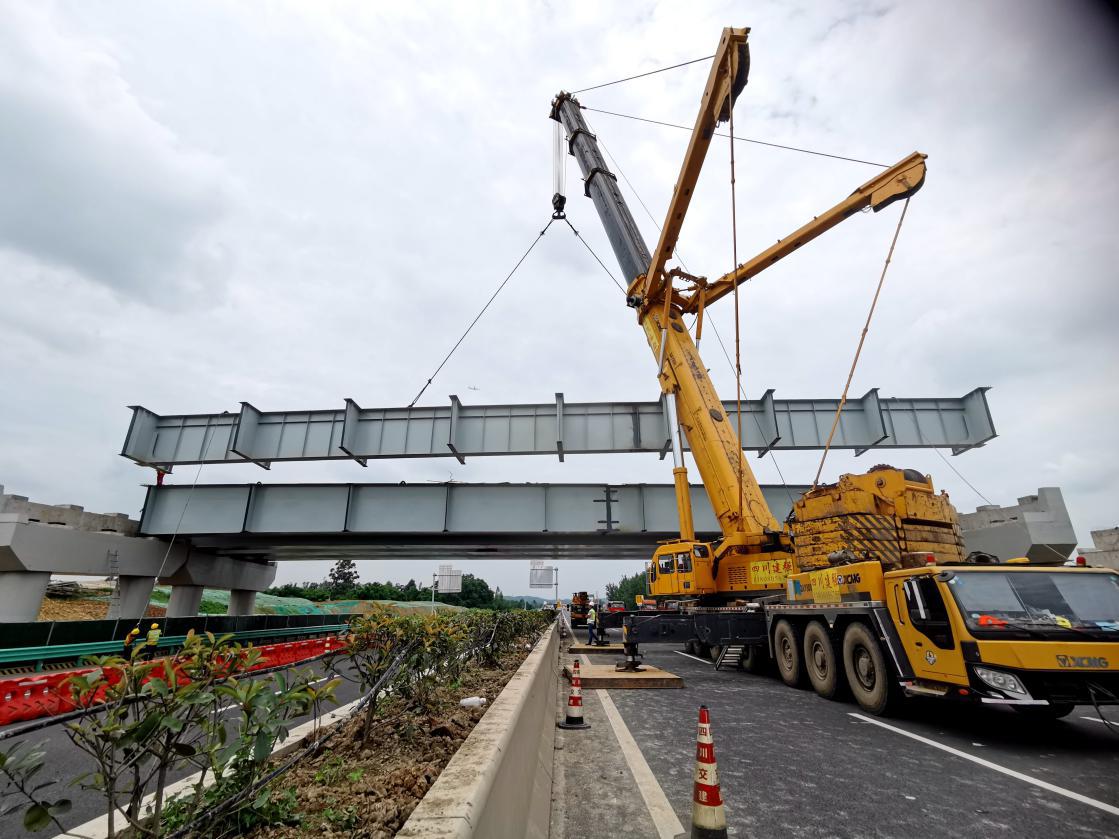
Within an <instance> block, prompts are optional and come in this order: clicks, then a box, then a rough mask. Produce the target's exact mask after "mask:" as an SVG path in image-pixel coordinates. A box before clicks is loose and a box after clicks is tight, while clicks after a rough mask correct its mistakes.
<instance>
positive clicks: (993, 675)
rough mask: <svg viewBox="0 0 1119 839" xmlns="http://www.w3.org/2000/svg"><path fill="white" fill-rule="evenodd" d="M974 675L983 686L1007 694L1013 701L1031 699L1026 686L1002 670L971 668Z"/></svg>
mask: <svg viewBox="0 0 1119 839" xmlns="http://www.w3.org/2000/svg"><path fill="white" fill-rule="evenodd" d="M972 669H973V670H974V671H975V675H976V676H978V677H979V678H980V680H981V681H983V682H984V683H985V684H987V685H990V686H991V687H993V688H994V689H995V690H999V691H1002V692H1003V693H1005V694H1009V695H1010V696H1011V697H1013V698H1014V699H1032V698H1033V697H1031V696H1030V692H1029V691H1028V690H1026V686H1025V685H1024V684H1022V682H1021V680H1019V679H1018V678H1017V677H1016V676H1014V675H1013V674H1011V673H1006V672H1004V671H1002V670H992V669H991V668H989V667H973V668H972Z"/></svg>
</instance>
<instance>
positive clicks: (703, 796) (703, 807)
mask: <svg viewBox="0 0 1119 839" xmlns="http://www.w3.org/2000/svg"><path fill="white" fill-rule="evenodd" d="M692 839H727V814H726V813H725V812H724V811H723V795H722V792H721V791H720V790H719V767H718V766H717V765H716V764H715V743H714V741H713V740H712V739H711V715H710V714H709V713H708V712H707V706H706V705H700V706H699V734H698V736H697V737H696V747H695V785H694V787H693V788H692Z"/></svg>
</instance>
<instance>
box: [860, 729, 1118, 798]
mask: <svg viewBox="0 0 1119 839" xmlns="http://www.w3.org/2000/svg"><path fill="white" fill-rule="evenodd" d="M848 715H849V716H852V717H855V718H856V719H859V720H862V721H863V722H868V723H871V724H872V725H877V726H879V727H880V728H885V729H886V730H887V731H892V732H894V733H895V734H901V735H902V736H903V737H908V738H910V739H911V740H916V741H917V742H919V743H924V744H925V745H926V746H932V747H933V748H934V749H940V750H941V751H944V752H948V754H950V755H955V756H956V757H962V758H963V759H964V760H970V761H971V762H972V763H978V764H979V765H980V766H986V767H987V768H988V769H993V770H995V771H996V772H1001V773H1002V774H1004V775H1009V776H1010V777H1011V778H1017V779H1018V780H1019V781H1025V782H1026V783H1027V784H1033V785H1034V786H1035V787H1040V788H1041V789H1044V790H1048V791H1049V792H1055V793H1057V795H1063V796H1065V797H1066V798H1071V799H1072V800H1073V801H1079V802H1080V803H1081V804H1087V805H1089V806H1090V807H1095V808H1097V809H1099V810H1103V811H1104V812H1105V813H1111V815H1113V816H1119V807H1115V806H1113V805H1111V804H1106V803H1104V802H1103V801H1097V800H1096V799H1094V798H1089V797H1088V796H1086V795H1081V794H1080V793H1078V792H1073V791H1072V790H1070V789H1065V788H1064V787H1059V786H1057V785H1056V784H1051V783H1049V782H1048V781H1042V780H1040V779H1038V778H1033V777H1031V776H1029V775H1026V774H1024V773H1022V772H1016V771H1014V770H1013V769H1008V768H1007V767H1005V766H1000V765H999V764H997V763H992V762H991V761H989V760H984V759H983V758H981V757H976V756H975V755H971V754H968V753H967V752H962V751H960V750H959V749H954V748H952V747H951V746H947V745H945V744H944V743H938V742H936V740H930V739H929V738H928V737H922V736H921V735H920V734H914V733H913V732H912V731H906V730H905V729H904V728H898V727H897V726H893V725H889V724H888V723H884V722H882V721H881V720H876V719H874V718H873V717H867V716H864V715H863V714H856V713H854V712H848Z"/></svg>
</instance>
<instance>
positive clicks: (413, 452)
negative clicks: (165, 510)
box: [121, 388, 995, 470]
mask: <svg viewBox="0 0 1119 839" xmlns="http://www.w3.org/2000/svg"><path fill="white" fill-rule="evenodd" d="M986 391H987V388H977V389H976V390H974V391H972V392H971V393H969V394H967V395H965V396H963V397H960V398H958V399H957V398H950V399H927V398H922V399H902V398H885V397H879V396H878V391H877V389H873V390H871V391H869V392H868V393H867V394H866V395H865V396H863V397H862V398H859V399H851V400H849V401H848V402H847V403H846V404H845V405H844V408H843V411H842V413H841V414H840V422H839V426H838V428H837V429H836V434H835V440H834V441H833V443H832V448H836V449H854V450H855V451H856V452H857V453H858V454H862V453H863V452H866V451H870V450H872V449H899V448H906V449H916V448H947V449H951V450H952V452H953V453H954V454H959V453H960V452H964V451H967V450H968V449H971V448H975V447H976V446H981V445H983V444H984V443H985V442H987V441H988V440H990V439H992V438H993V437H994V436H995V427H994V423H993V422H992V420H991V414H990V411H989V409H988V406H987V398H986ZM838 404H839V400H837V399H774V398H773V391H772V390H767V391H766V392H765V394H764V395H763V396H762V398H761V399H750V400H746V401H745V402H743V405H742V412H743V416H742V433H741V434H740V436H741V438H742V441H743V448H744V449H745V450H747V451H755V452H758V453H759V455H763V454H765V453H766V452H768V451H769V450H771V449H820V448H823V446H824V442H825V441H826V439H827V436H828V431H829V429H830V428H831V423H832V418H833V416H834V415H835V410H836V407H837V405H838ZM724 406H725V408H726V410H727V415H728V417H730V418H731V419H732V420H733V419H734V417H735V415H736V414H735V405H734V403H733V402H725V403H724ZM668 441H669V434H668V430H667V427H666V425H665V418H664V411H663V407H662V404H661V402H659V401H657V402H582V403H576V402H567V401H566V400H565V399H564V397H563V394H562V393H557V394H556V399H555V401H554V402H546V403H540V404H521V405H512V404H510V405H465V404H463V403H462V402H461V401H460V400H459V398H458V397H457V396H452V397H451V398H450V403H449V404H448V405H443V406H426V407H408V408H361V407H360V406H358V404H357V403H356V402H355V401H354V400H352V399H347V400H346V402H345V404H344V405H343V406H342V407H339V408H337V409H327V410H313V411H260V410H258V409H257V408H255V407H253V406H252V405H250V404H249V403H247V402H242V403H241V407H240V410H239V411H238V412H237V413H230V412H224V413H220V414H174V415H165V416H164V415H159V414H156V413H154V412H152V411H149V410H147V409H146V408H142V407H139V406H133V408H132V422H131V424H130V425H129V429H128V434H127V436H126V438H125V442H124V447H123V449H122V451H121V454H122V455H123V456H124V457H127V458H130V459H131V460H134V461H135V462H136V463H139V464H141V465H145V466H155V467H158V468H161V469H164V470H170V469H171V468H172V467H174V466H176V465H184V464H194V463H256V464H258V465H260V466H262V467H264V468H268V467H269V466H270V465H271V464H272V463H275V462H278V461H304V460H356V461H357V462H358V463H360V464H361V465H362V466H364V465H365V464H366V463H367V462H368V461H369V460H375V459H380V458H401V457H454V458H457V459H458V460H459V462H460V463H465V462H466V459H467V458H471V457H493V456H500V455H550V456H557V455H558V456H559V458H560V460H563V459H564V458H565V456H567V455H571V454H610V453H619V452H648V453H656V454H658V455H659V456H661V457H664V453H665V452H666V451H667V450H668Z"/></svg>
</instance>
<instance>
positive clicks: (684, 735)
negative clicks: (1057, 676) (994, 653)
mask: <svg viewBox="0 0 1119 839" xmlns="http://www.w3.org/2000/svg"><path fill="white" fill-rule="evenodd" d="M643 652H644V654H645V660H646V661H647V662H648V663H649V664H653V665H656V666H658V667H662V668H664V669H666V670H669V671H671V672H674V673H677V674H679V675H680V676H682V677H683V678H684V679H685V682H686V685H687V686H686V687H685V688H684V689H682V690H631V691H626V690H611V691H610V696H611V697H612V698H613V700H614V702H615V704H616V705H617V707H618V710H619V711H620V712H621V714H622V716H623V718H624V719H625V722H626V724H627V725H628V727H629V729H630V731H631V732H632V733H633V736H634V738H635V739H636V740H637V743H638V744H639V745H640V747H641V751H642V753H643V754H644V756H645V759H646V760H647V761H648V763H649V765H650V767H652V770H653V773H654V775H655V776H656V778H657V781H658V782H659V783H660V785H661V787H662V788H663V789H664V792H665V794H666V795H667V797H668V800H669V802H670V803H671V804H672V807H673V809H674V810H675V811H676V813H677V814H678V815H679V817H680V820H681V822H682V823H683V824H684V825H685V826H688V825H690V824H691V797H692V772H693V767H694V756H695V737H696V725H697V720H698V711H699V706H700V705H701V704H706V705H707V706H708V708H709V709H710V712H711V723H712V730H713V732H714V738H715V755H716V758H717V760H718V765H719V775H720V778H721V782H722V793H723V799H724V801H725V802H726V812H727V818H728V825H729V827H730V829H731V832H732V835H735V834H737V835H738V836H752V837H774V839H777V838H778V837H864V836H865V837H895V836H905V837H945V839H959V837H961V836H976V837H1002V836H1005V837H1008V838H1009V839H1031V837H1038V839H1042V837H1044V839H1055V838H1056V837H1059V838H1060V839H1073V837H1092V839H1102V838H1103V837H1109V839H1113V838H1114V837H1116V836H1119V810H1117V809H1115V808H1119V736H1117V735H1116V734H1113V733H1111V732H1110V731H1109V730H1108V729H1107V727H1106V726H1104V725H1103V724H1102V723H1100V722H1099V721H1098V719H1087V718H1095V717H1096V713H1095V711H1094V709H1092V708H1091V707H1087V708H1077V709H1076V710H1075V711H1074V712H1073V714H1072V716H1070V717H1068V718H1066V720H1063V721H1059V722H1055V723H1047V724H1043V723H1037V722H1034V721H1031V720H1027V719H1025V718H1022V717H1020V716H1019V715H1017V714H1015V713H1014V712H1013V711H1010V710H1007V709H997V708H954V707H949V706H945V705H943V704H938V703H935V702H931V701H921V702H913V703H911V704H907V706H906V707H905V708H904V709H903V711H902V713H901V715H899V716H896V717H892V718H889V719H882V720H879V719H878V718H871V717H865V716H863V715H861V713H860V710H859V708H858V706H856V705H854V704H853V703H850V702H830V701H828V700H824V699H820V698H819V697H818V696H816V695H815V694H814V693H813V692H811V691H810V690H808V691H802V690H794V689H791V688H788V687H786V686H785V685H784V684H783V683H782V682H781V681H779V680H778V679H777V678H776V677H775V676H753V675H750V674H748V673H744V672H741V671H719V672H716V671H715V670H714V668H713V667H712V666H711V664H710V663H709V662H703V661H700V660H697V659H694V658H690V657H687V656H684V655H682V654H679V653H677V652H676V651H675V649H674V648H670V647H668V646H659V645H648V646H645V647H644V648H643ZM857 715H858V716H857ZM1110 716H1111V718H1112V719H1119V712H1117V710H1116V709H1112V711H1111V714H1110ZM871 720H874V721H873V722H872V721H871ZM878 723H885V724H886V725H888V726H890V727H891V728H886V727H883V726H882V725H880V724H878ZM906 733H908V734H910V735H917V736H919V737H922V738H925V739H926V740H927V741H931V742H922V741H919V740H916V739H913V738H912V737H910V736H906ZM936 744H939V746H940V747H938V745H936ZM941 747H947V748H949V749H954V750H956V751H957V752H959V753H962V754H963V755H971V756H973V757H975V758H979V759H981V760H983V761H987V762H988V764H986V765H985V764H981V763H977V762H973V761H972V760H969V759H967V758H966V757H963V756H962V755H961V754H955V753H952V752H949V751H945V750H944V748H941ZM995 767H1001V768H1002V769H1004V770H1009V771H1011V772H1016V773H1020V774H1021V775H1024V776H1026V778H1025V779H1023V778H1019V777H1014V776H1012V775H1008V774H1006V773H1005V772H1002V771H999V769H998V768H995ZM1029 779H1036V780H1037V781H1039V782H1042V783H1047V784H1050V785H1053V786H1055V787H1059V788H1060V789H1062V790H1065V791H1068V792H1070V793H1072V794H1073V795H1080V796H1085V797H1087V798H1088V799H1089V800H1088V801H1084V800H1078V799H1076V798H1072V797H1069V796H1067V795H1065V794H1062V793H1061V792H1058V791H1055V790H1053V789H1049V788H1044V787H1042V786H1038V785H1035V784H1033V783H1030V781H1029ZM1092 802H1095V803H1092ZM1101 804H1102V805H1104V807H1107V806H1110V807H1111V808H1112V811H1111V812H1107V811H1106V810H1105V809H1102V808H1101V807H1100V806H1099V805H1101Z"/></svg>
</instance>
